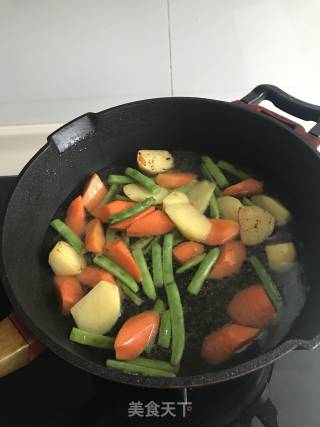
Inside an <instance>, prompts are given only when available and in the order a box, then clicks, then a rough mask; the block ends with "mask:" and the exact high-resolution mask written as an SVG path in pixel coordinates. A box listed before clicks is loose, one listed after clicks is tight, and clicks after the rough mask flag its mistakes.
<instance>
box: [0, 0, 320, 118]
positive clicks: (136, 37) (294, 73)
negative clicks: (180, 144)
mask: <svg viewBox="0 0 320 427" xmlns="http://www.w3.org/2000/svg"><path fill="white" fill-rule="evenodd" d="M168 6H169V10H168ZM319 16H320V2H319V1H318V0H309V1H308V2H305V1H300V0H282V1H279V0H269V1H265V0H224V1H222V2H220V1H213V0H168V1H167V0H90V1H89V0H67V1H66V0H54V1H52V0H51V1H50V0H28V1H21V0H0V58H1V59H0V61H1V62H0V125H1V124H2V125H5V124H15V123H44V122H57V121H59V122H61V121H62V122H64V121H67V120H69V119H71V118H73V117H74V116H77V115H79V114H81V113H83V112H85V111H88V110H92V111H98V110H100V109H103V108H107V107H109V106H112V105H116V104H119V103H123V102H127V101H129V100H133V99H138V98H145V97H155V96H167V95H170V94H171V90H172V91H173V94H174V95H199V96H210V97H216V98H221V99H226V100H230V99H233V98H236V97H240V96H241V95H243V94H245V93H246V92H248V91H249V89H250V88H251V87H253V86H254V85H256V84H258V83H262V82H271V83H275V84H278V85H280V86H281V87H282V88H284V89H286V90H288V91H290V92H292V93H293V94H294V95H296V96H300V97H302V98H305V99H307V100H309V101H311V102H315V103H320V85H319V83H318V82H319V78H318V76H319V67H320V57H319V55H318V49H319V45H320V30H319V24H318V19H319ZM169 20H170V22H169ZM168 29H170V35H171V37H170V38H171V49H170V46H169V39H170V38H169V31H168ZM170 50H171V59H172V63H171V66H172V76H171V74H170ZM171 77H172V83H173V87H171Z"/></svg>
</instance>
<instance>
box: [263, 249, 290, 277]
mask: <svg viewBox="0 0 320 427" xmlns="http://www.w3.org/2000/svg"><path fill="white" fill-rule="evenodd" d="M266 254H267V258H268V264H269V267H270V268H271V270H274V271H277V272H279V273H284V272H285V271H287V270H289V268H290V267H292V265H293V264H294V262H295V259H296V250H295V247H294V244H293V243H292V242H287V243H274V244H272V245H267V246H266Z"/></svg>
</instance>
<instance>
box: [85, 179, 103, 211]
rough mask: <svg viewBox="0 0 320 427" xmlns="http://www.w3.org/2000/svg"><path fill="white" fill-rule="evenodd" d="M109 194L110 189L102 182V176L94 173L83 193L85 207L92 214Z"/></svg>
mask: <svg viewBox="0 0 320 427" xmlns="http://www.w3.org/2000/svg"><path fill="white" fill-rule="evenodd" d="M107 192H108V189H107V187H106V186H105V185H104V183H103V182H102V181H101V178H100V176H99V175H98V174H96V173H94V174H93V175H92V176H91V178H90V179H89V181H88V182H87V184H86V186H85V189H84V191H83V195H82V199H83V206H84V207H85V208H86V209H87V210H88V211H89V212H90V211H91V210H92V209H93V208H95V207H96V206H97V205H98V204H99V203H100V202H101V201H102V199H103V198H104V197H105V195H106V194H107Z"/></svg>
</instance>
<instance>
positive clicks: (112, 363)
mask: <svg viewBox="0 0 320 427" xmlns="http://www.w3.org/2000/svg"><path fill="white" fill-rule="evenodd" d="M106 365H107V367H108V368H113V369H121V370H122V371H125V372H126V373H128V374H141V375H148V376H150V377H175V376H176V374H175V373H174V372H170V371H164V370H163V369H154V368H149V367H148V366H141V365H134V364H133V363H130V362H123V361H121V360H114V359H107V361H106Z"/></svg>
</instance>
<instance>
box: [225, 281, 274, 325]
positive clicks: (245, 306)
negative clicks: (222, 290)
mask: <svg viewBox="0 0 320 427" xmlns="http://www.w3.org/2000/svg"><path fill="white" fill-rule="evenodd" d="M227 311H228V314H229V316H230V317H231V319H232V320H233V321H234V322H237V323H239V324H241V325H244V326H252V327H255V328H263V327H264V326H267V325H268V323H270V322H271V321H272V320H273V319H274V318H275V317H276V315H277V312H276V310H275V308H274V306H273V305H272V303H271V301H270V299H269V297H268V295H267V293H266V291H265V290H264V288H263V286H262V285H261V284H260V283H256V284H254V285H251V286H249V287H248V288H245V289H242V290H241V291H239V292H238V293H237V294H236V295H235V296H234V297H233V299H232V300H231V302H230V304H229V306H228V308H227Z"/></svg>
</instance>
